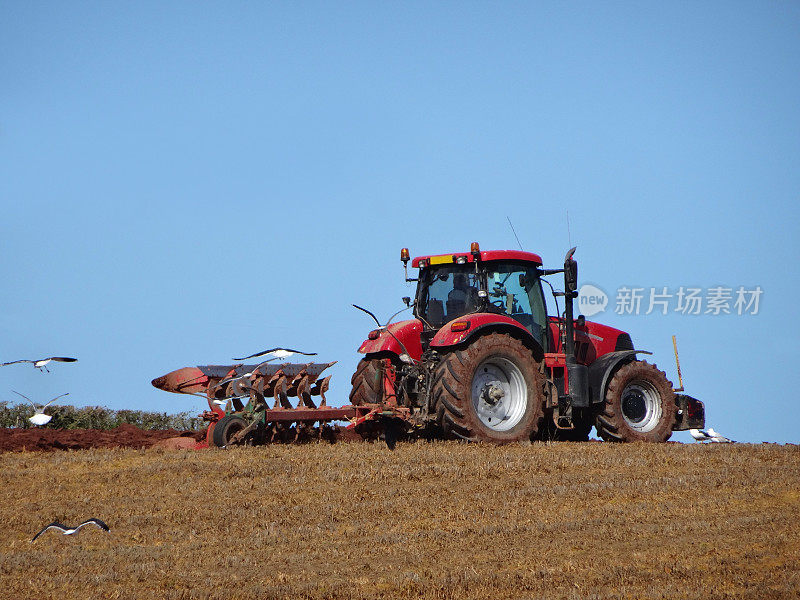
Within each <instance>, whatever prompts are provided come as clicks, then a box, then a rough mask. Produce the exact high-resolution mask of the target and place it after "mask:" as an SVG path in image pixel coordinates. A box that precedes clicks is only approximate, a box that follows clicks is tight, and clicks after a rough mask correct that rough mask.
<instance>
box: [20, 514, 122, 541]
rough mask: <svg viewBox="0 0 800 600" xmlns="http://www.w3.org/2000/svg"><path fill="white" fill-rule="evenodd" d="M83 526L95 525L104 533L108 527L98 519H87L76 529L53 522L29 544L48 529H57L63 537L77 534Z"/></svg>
mask: <svg viewBox="0 0 800 600" xmlns="http://www.w3.org/2000/svg"><path fill="white" fill-rule="evenodd" d="M84 525H97V526H98V527H99V528H100V529H102V530H103V531H106V532H107V531H109V529H108V525H106V524H105V523H103V522H102V521H101V520H100V519H88V520H87V521H84V522H83V523H81V524H80V525H78V526H77V527H67V526H66V525H62V524H61V523H59V522H58V521H53V522H52V523H50V525H47V526H46V527H43V528H42V530H41V531H40V532H39V533H37V534H36V535H35V536H33V539H32V540H31V542H35V541H36V538H38V537H39V536H40V535H42V534H43V533H44V532H45V531H47V530H48V529H50V528H54V529H58V530H59V531H61V533H63V534H64V535H72V534H73V533H78V530H79V529H80V528H81V527H83V526H84Z"/></svg>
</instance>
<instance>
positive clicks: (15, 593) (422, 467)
mask: <svg viewBox="0 0 800 600" xmlns="http://www.w3.org/2000/svg"><path fill="white" fill-rule="evenodd" d="M0 466H2V469H0V478H2V482H1V486H2V487H0V490H2V492H0V499H1V500H2V502H0V519H1V520H2V523H3V529H2V533H0V536H1V538H2V544H0V597H2V598H42V599H46V598H52V599H56V598H58V599H60V600H69V599H73V598H74V599H78V598H80V599H85V598H141V599H150V598H159V599H173V598H186V599H189V598H220V599H222V598H225V599H236V598H458V599H473V598H493V599H494V598H497V599H503V598H543V599H544V598H547V599H559V598H676V599H678V598H680V599H692V598H698V599H699V598H703V599H707V598H754V599H755V598H758V599H763V598H797V597H798V596H800V524H799V523H800V449H799V448H798V447H797V446H775V445H757V446H751V445H723V444H719V445H705V446H703V445H682V444H663V445H640V444H635V445H616V444H603V443H584V444H575V443H551V444H533V445H530V446H523V445H513V446H505V447H491V446H483V445H466V444H459V443H449V442H447V443H445V442H437V443H416V444H398V446H397V449H396V450H395V451H394V452H390V451H388V450H387V449H386V447H385V446H383V445H380V444H369V443H349V444H344V443H340V444H336V445H327V444H310V445H304V446H269V447H261V448H234V449H230V450H204V451H188V450H171V451H165V450H157V449H152V450H135V449H95V450H80V451H66V452H56V453H35V452H33V453H32V452H23V453H2V454H0ZM89 517H98V518H100V519H103V520H104V521H105V522H106V523H108V525H109V526H110V528H111V532H110V533H108V534H106V533H103V532H102V531H100V530H99V529H95V528H88V527H87V528H84V529H83V530H81V531H80V532H79V533H78V534H77V535H74V536H62V535H60V534H58V533H57V532H54V531H52V530H51V531H49V532H47V533H46V534H45V535H43V536H42V537H40V538H39V539H37V540H36V542H34V543H31V541H30V539H31V538H32V537H33V535H34V534H35V533H36V532H37V531H38V530H39V529H40V528H41V527H42V526H43V525H46V524H48V523H50V522H51V521H53V520H59V521H61V522H63V523H65V524H67V525H75V524H77V523H79V522H81V521H82V520H84V519H87V518H89Z"/></svg>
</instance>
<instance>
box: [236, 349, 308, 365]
mask: <svg viewBox="0 0 800 600" xmlns="http://www.w3.org/2000/svg"><path fill="white" fill-rule="evenodd" d="M265 354H271V355H272V356H274V357H275V358H271V359H270V360H275V359H277V358H287V357H289V356H291V355H292V354H305V355H306V356H316V355H317V353H316V352H300V350H292V349H291V348H270V349H269V350H264V351H262V352H256V353H255V354H251V355H250V356H244V357H242V358H234V359H233V360H247V359H248V358H255V357H257V356H264V355H265ZM265 362H269V360H268V361H265ZM262 364H263V363H262Z"/></svg>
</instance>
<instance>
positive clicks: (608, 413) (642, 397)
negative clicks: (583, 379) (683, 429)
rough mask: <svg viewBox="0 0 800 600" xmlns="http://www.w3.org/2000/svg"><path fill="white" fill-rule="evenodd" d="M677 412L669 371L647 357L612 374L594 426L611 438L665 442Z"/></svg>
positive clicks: (602, 436)
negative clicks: (668, 376) (650, 361)
mask: <svg viewBox="0 0 800 600" xmlns="http://www.w3.org/2000/svg"><path fill="white" fill-rule="evenodd" d="M677 416H678V406H677V404H675V392H673V391H672V382H670V381H669V379H667V375H666V373H664V371H660V370H659V369H658V368H657V367H656V366H655V365H651V364H649V363H647V362H645V361H639V360H637V361H633V362H630V363H628V364H627V365H624V366H623V367H621V368H620V369H619V370H618V371H617V372H616V373H615V374H614V376H613V377H612V378H611V381H610V382H609V384H608V389H607V391H606V397H605V403H604V404H603V409H602V412H600V414H598V415H597V421H596V423H595V426H596V427H597V433H598V434H599V435H600V437H601V438H603V439H604V440H607V441H612V442H666V441H667V440H668V439H669V438H670V436H671V435H672V428H673V427H674V426H675V422H676V419H677Z"/></svg>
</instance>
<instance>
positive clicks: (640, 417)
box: [621, 381, 661, 433]
mask: <svg viewBox="0 0 800 600" xmlns="http://www.w3.org/2000/svg"><path fill="white" fill-rule="evenodd" d="M621 407H622V417H623V418H624V419H625V422H626V423H627V424H628V426H629V427H630V428H631V429H633V430H635V431H640V432H642V433H644V432H647V431H652V430H653V429H655V428H656V426H657V425H658V422H659V421H660V420H661V396H660V395H659V394H658V391H657V390H656V388H655V387H653V386H652V385H651V384H650V383H648V382H646V381H634V382H631V383H629V384H628V385H626V386H625V389H624V390H622V401H621Z"/></svg>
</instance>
